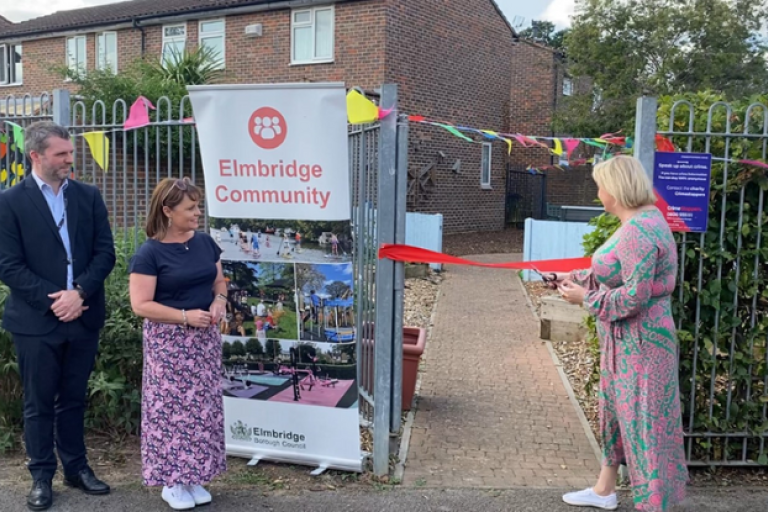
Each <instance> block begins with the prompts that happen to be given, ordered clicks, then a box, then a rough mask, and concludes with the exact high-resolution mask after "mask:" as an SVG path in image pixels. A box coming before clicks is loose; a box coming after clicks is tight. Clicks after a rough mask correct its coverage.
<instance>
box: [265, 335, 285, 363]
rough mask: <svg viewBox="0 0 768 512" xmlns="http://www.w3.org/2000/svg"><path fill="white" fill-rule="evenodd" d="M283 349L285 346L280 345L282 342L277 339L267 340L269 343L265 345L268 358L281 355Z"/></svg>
mask: <svg viewBox="0 0 768 512" xmlns="http://www.w3.org/2000/svg"><path fill="white" fill-rule="evenodd" d="M282 351H283V348H282V347H281V346H280V342H279V341H277V340H272V339H270V340H267V343H266V344H265V347H264V353H265V355H266V357H267V359H274V358H275V357H277V356H279V355H280V354H281V353H282Z"/></svg>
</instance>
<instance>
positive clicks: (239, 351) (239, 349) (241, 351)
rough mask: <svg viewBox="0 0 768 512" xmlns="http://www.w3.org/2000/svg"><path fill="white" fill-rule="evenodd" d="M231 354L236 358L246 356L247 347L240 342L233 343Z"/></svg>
mask: <svg viewBox="0 0 768 512" xmlns="http://www.w3.org/2000/svg"><path fill="white" fill-rule="evenodd" d="M230 353H231V354H232V355H233V356H235V357H238V356H240V357H242V356H245V346H244V345H243V342H242V341H240V340H237V341H235V342H233V343H232V348H231V349H230Z"/></svg>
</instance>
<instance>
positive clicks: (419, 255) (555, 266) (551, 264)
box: [379, 244, 592, 272]
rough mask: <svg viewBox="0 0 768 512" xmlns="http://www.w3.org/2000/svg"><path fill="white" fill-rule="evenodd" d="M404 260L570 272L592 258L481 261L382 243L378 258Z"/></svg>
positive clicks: (581, 267)
mask: <svg viewBox="0 0 768 512" xmlns="http://www.w3.org/2000/svg"><path fill="white" fill-rule="evenodd" d="M384 258H387V259H390V260H392V261H405V262H408V263H443V264H449V265H472V266H476V267H490V268H508V269H514V270H536V271H537V272H570V271H572V270H580V269H583V268H589V267H590V266H592V258H566V259H561V260H539V261H510V262H507V263H481V262H479V261H472V260H465V259H464V258H457V257H456V256H449V255H448V254H443V253H441V252H435V251H430V250H427V249H422V248H420V247H413V246H411V245H399V244H382V246H381V248H380V249H379V259H384Z"/></svg>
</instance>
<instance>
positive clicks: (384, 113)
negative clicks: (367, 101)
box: [379, 107, 394, 120]
mask: <svg viewBox="0 0 768 512" xmlns="http://www.w3.org/2000/svg"><path fill="white" fill-rule="evenodd" d="M393 110H394V109H393V108H391V107H390V108H381V107H379V120H381V119H384V118H385V117H387V116H388V115H389V114H391V113H392V111H393Z"/></svg>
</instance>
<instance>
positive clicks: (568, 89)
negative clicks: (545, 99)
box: [563, 77, 573, 96]
mask: <svg viewBox="0 0 768 512" xmlns="http://www.w3.org/2000/svg"><path fill="white" fill-rule="evenodd" d="M572 95H573V80H571V79H570V78H568V77H565V78H563V96H572Z"/></svg>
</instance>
